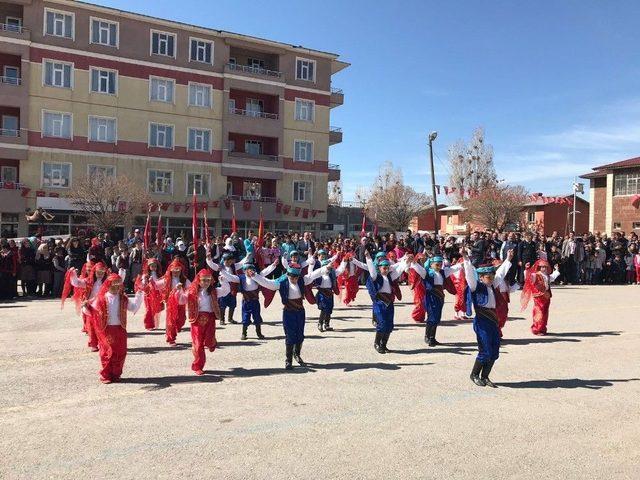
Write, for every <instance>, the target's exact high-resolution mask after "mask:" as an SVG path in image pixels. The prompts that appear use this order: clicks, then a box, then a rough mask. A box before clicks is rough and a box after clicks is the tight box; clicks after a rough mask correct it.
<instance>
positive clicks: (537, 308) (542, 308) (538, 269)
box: [520, 260, 560, 335]
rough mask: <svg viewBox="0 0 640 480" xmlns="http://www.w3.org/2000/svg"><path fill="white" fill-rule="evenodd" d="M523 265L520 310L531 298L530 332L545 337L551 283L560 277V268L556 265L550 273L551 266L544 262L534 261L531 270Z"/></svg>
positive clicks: (525, 306)
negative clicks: (531, 318) (523, 273)
mask: <svg viewBox="0 0 640 480" xmlns="http://www.w3.org/2000/svg"><path fill="white" fill-rule="evenodd" d="M529 267H530V265H529V264H528V263H527V264H526V265H525V275H524V279H525V282H524V288H523V289H522V296H521V297H520V302H521V305H522V310H524V309H525V308H527V305H528V304H529V301H530V300H531V297H533V324H532V325H531V332H532V333H533V334H534V335H546V333H547V322H548V321H549V305H550V304H551V296H552V294H551V282H553V281H554V280H555V279H556V278H558V276H559V275H560V266H559V265H556V268H555V270H554V271H553V273H551V266H550V265H549V262H547V261H546V260H536V262H535V263H534V264H533V268H529Z"/></svg>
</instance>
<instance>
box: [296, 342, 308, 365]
mask: <svg viewBox="0 0 640 480" xmlns="http://www.w3.org/2000/svg"><path fill="white" fill-rule="evenodd" d="M301 350H302V344H301V343H296V344H295V345H294V346H293V358H294V359H295V361H296V362H298V365H300V366H301V367H304V366H305V365H306V363H304V360H302V357H301V356H300V351H301Z"/></svg>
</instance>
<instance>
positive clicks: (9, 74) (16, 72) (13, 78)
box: [2, 65, 20, 85]
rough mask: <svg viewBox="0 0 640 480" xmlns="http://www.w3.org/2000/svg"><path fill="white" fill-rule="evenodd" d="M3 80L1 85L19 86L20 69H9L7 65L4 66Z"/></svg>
mask: <svg viewBox="0 0 640 480" xmlns="http://www.w3.org/2000/svg"><path fill="white" fill-rule="evenodd" d="M2 73H3V76H4V78H3V79H2V82H3V83H9V84H11V85H20V69H19V68H18V67H11V66H9V65H5V66H4V71H3V72H2Z"/></svg>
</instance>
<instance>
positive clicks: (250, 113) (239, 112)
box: [229, 108, 278, 120]
mask: <svg viewBox="0 0 640 480" xmlns="http://www.w3.org/2000/svg"><path fill="white" fill-rule="evenodd" d="M229 113H231V114H233V115H243V116H245V117H253V118H270V119H272V120H277V119H278V114H277V113H267V112H255V111H253V110H243V109H241V108H229Z"/></svg>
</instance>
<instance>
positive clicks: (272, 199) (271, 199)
mask: <svg viewBox="0 0 640 480" xmlns="http://www.w3.org/2000/svg"><path fill="white" fill-rule="evenodd" d="M220 198H221V199H222V200H225V199H229V200H236V201H243V200H249V201H252V202H262V203H276V202H277V201H278V198H277V197H263V196H261V195H260V196H256V195H224V196H222V197H220Z"/></svg>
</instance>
